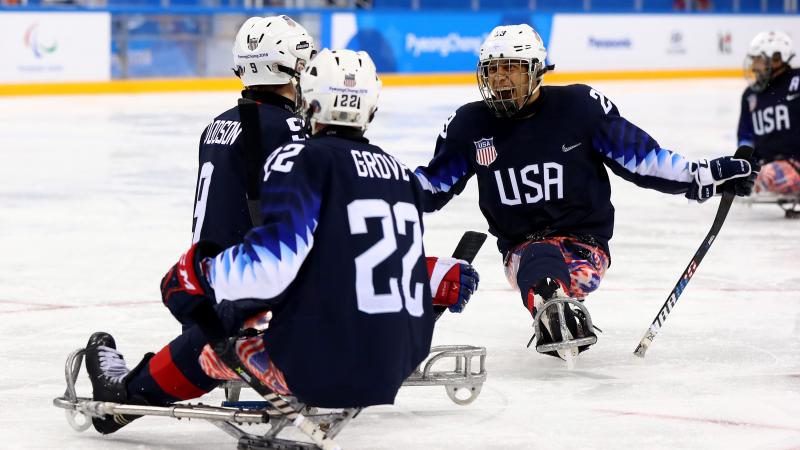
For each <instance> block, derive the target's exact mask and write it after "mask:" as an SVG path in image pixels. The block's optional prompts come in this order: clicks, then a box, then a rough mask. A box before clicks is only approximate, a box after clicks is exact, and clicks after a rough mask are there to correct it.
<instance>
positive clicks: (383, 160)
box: [350, 150, 408, 181]
mask: <svg viewBox="0 0 800 450" xmlns="http://www.w3.org/2000/svg"><path fill="white" fill-rule="evenodd" d="M350 154H351V155H352V156H353V163H354V164H355V166H356V173H357V174H358V176H360V177H363V178H382V179H384V180H403V181H408V171H407V169H406V166H404V165H403V164H401V163H400V162H398V161H397V160H396V159H394V158H393V157H392V156H390V155H386V154H381V153H372V152H368V151H365V150H350Z"/></svg>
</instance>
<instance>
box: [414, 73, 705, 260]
mask: <svg viewBox="0 0 800 450" xmlns="http://www.w3.org/2000/svg"><path fill="white" fill-rule="evenodd" d="M522 115H523V116H524V115H529V116H528V117H526V118H521V119H499V118H496V117H495V116H494V115H493V114H492V112H491V111H490V110H489V108H488V107H487V106H486V105H485V104H484V103H483V102H474V103H469V104H466V105H464V106H462V107H461V108H459V109H458V110H457V111H456V113H455V114H454V115H453V116H451V117H450V118H449V119H448V121H447V123H446V125H445V127H444V129H443V130H442V132H441V134H440V135H439V138H438V139H437V141H436V152H435V154H434V157H433V159H432V160H431V162H430V163H429V165H428V166H427V167H419V168H417V170H416V172H415V173H416V175H417V176H418V177H419V179H420V181H421V182H422V184H423V186H424V188H425V190H426V193H427V194H428V196H427V201H426V212H430V211H434V210H437V209H439V208H441V207H442V206H444V205H445V204H446V203H447V202H448V201H449V200H450V199H451V198H452V197H453V195H455V194H458V193H460V192H461V191H462V190H463V189H464V186H465V185H466V183H467V181H468V180H469V178H470V177H472V175H476V176H477V178H478V188H479V206H480V209H481V212H482V213H483V215H484V216H485V217H486V220H487V221H488V222H489V231H490V232H491V233H492V234H493V235H494V236H496V237H497V238H498V239H497V245H498V247H499V249H500V251H501V252H502V253H506V252H507V251H508V250H509V249H510V248H511V247H513V246H514V245H516V244H518V243H520V242H523V241H524V240H526V236H529V235H532V234H533V235H542V234H549V235H574V236H579V237H580V236H585V237H587V239H590V240H591V241H592V242H597V244H599V245H600V246H601V247H602V248H603V249H604V250H605V251H606V252H608V240H609V239H611V235H612V231H613V228H614V207H613V206H612V204H611V200H610V196H611V187H610V184H609V179H608V174H607V172H606V167H609V168H610V169H611V170H612V171H614V173H616V174H617V175H619V176H621V177H623V178H625V179H626V180H629V181H632V182H634V183H636V184H637V185H639V186H642V187H646V188H652V189H656V190H659V191H661V192H667V193H672V194H677V193H684V192H686V191H687V190H688V187H689V185H690V183H691V180H692V175H691V174H690V173H689V165H688V161H687V160H686V159H685V158H684V157H683V156H681V155H679V154H677V153H673V152H671V151H669V150H665V149H663V148H661V147H660V146H659V145H658V143H657V142H656V141H655V140H654V139H653V138H651V137H650V136H649V135H648V134H647V133H645V132H644V131H642V130H641V129H639V128H638V127H636V126H635V125H633V124H632V123H630V122H628V121H627V120H625V119H624V118H622V117H620V115H619V112H618V111H617V108H616V106H614V104H613V103H611V101H609V100H608V99H607V98H606V97H605V96H604V95H603V94H601V93H600V92H598V91H596V90H594V89H592V88H591V87H589V86H585V85H571V86H563V87H557V86H545V87H542V88H541V94H540V98H539V99H538V100H537V101H536V102H534V103H533V104H532V105H529V106H527V107H526V109H525V110H524V111H522Z"/></svg>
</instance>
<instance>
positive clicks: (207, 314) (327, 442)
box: [194, 303, 341, 450]
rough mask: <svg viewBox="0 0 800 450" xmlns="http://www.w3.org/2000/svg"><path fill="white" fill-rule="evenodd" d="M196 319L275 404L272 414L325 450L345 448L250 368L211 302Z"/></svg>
mask: <svg viewBox="0 0 800 450" xmlns="http://www.w3.org/2000/svg"><path fill="white" fill-rule="evenodd" d="M194 319H195V321H196V322H197V324H198V325H199V326H200V329H201V330H203V333H204V334H205V335H206V338H207V339H208V342H209V344H211V348H212V349H213V350H214V353H216V354H217V356H219V358H220V359H221V360H222V362H224V363H225V365H227V366H228V367H229V368H231V370H233V371H234V372H236V373H237V374H238V375H239V377H240V378H241V379H242V381H244V382H245V383H247V384H248V385H250V387H252V388H253V389H254V390H255V391H256V392H257V393H258V394H259V395H260V396H261V397H263V398H264V400H266V402H267V403H268V404H269V405H270V406H271V407H272V409H271V410H268V412H267V413H268V414H269V415H270V416H280V417H285V418H286V419H288V420H289V421H290V422H292V423H293V424H294V426H295V427H297V428H298V429H299V430H300V431H301V432H303V434H305V435H306V436H308V437H309V438H311V441H312V442H314V444H316V445H317V446H318V447H320V448H321V449H322V450H341V447H339V445H338V444H336V442H334V441H333V440H332V439H331V438H329V437H328V434H327V433H326V432H325V431H323V430H322V429H321V428H320V426H319V425H317V424H315V423H314V422H312V421H310V420H308V419H307V418H306V417H305V416H303V414H301V413H300V412H299V411H297V410H296V409H295V408H294V407H293V406H292V405H291V404H290V403H289V402H287V401H286V400H284V399H283V398H282V397H281V396H280V395H278V394H276V393H275V392H273V391H272V389H270V388H269V387H268V386H266V385H265V384H264V383H262V382H261V380H259V379H258V378H256V377H255V376H254V375H253V374H252V373H251V372H250V371H249V370H247V368H246V367H245V366H244V364H243V363H242V360H241V359H240V358H239V355H238V354H237V353H236V340H237V339H238V336H234V337H227V336H225V335H224V334H223V327H222V322H221V321H220V319H219V316H218V315H217V312H216V311H215V310H214V308H213V306H211V303H203V304H202V305H200V306H198V307H197V309H196V310H195V313H194Z"/></svg>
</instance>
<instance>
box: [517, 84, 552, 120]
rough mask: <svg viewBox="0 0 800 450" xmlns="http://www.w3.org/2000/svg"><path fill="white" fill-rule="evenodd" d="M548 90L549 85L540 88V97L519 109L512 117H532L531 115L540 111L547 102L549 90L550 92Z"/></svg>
mask: <svg viewBox="0 0 800 450" xmlns="http://www.w3.org/2000/svg"><path fill="white" fill-rule="evenodd" d="M548 90H549V89H548V88H547V86H542V87H540V88H539V97H537V98H536V100H534V102H533V103H530V104H528V105H525V106H523V107H522V109H520V110H519V111H517V113H516V114H514V115H513V116H511V118H512V119H525V118H527V117H530V116H532V115H534V114H536V113H538V112H539V111H540V110H541V109H542V107H543V106H544V104H545V103H547V92H548Z"/></svg>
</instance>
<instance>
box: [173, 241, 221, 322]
mask: <svg viewBox="0 0 800 450" xmlns="http://www.w3.org/2000/svg"><path fill="white" fill-rule="evenodd" d="M217 253H219V248H218V247H217V246H216V245H214V244H211V243H208V242H198V243H197V244H194V245H192V246H191V247H190V248H189V250H187V251H186V253H184V254H183V255H181V257H180V259H178V262H177V263H176V264H175V265H174V266H172V267H171V268H170V269H169V271H168V272H167V274H166V275H164V278H163V279H162V280H161V299H162V301H163V302H164V305H165V306H166V307H167V308H169V310H170V312H172V314H173V315H174V316H175V318H177V319H178V320H180V321H183V320H184V319H186V318H187V316H188V315H189V314H190V313H191V311H192V310H194V308H195V307H196V306H197V305H198V304H199V303H200V302H202V301H206V300H207V299H212V298H213V297H214V291H213V290H212V289H211V287H210V286H209V285H208V280H206V276H205V274H203V273H202V270H201V268H200V264H201V262H202V260H203V258H205V257H208V256H213V255H216V254H217Z"/></svg>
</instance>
